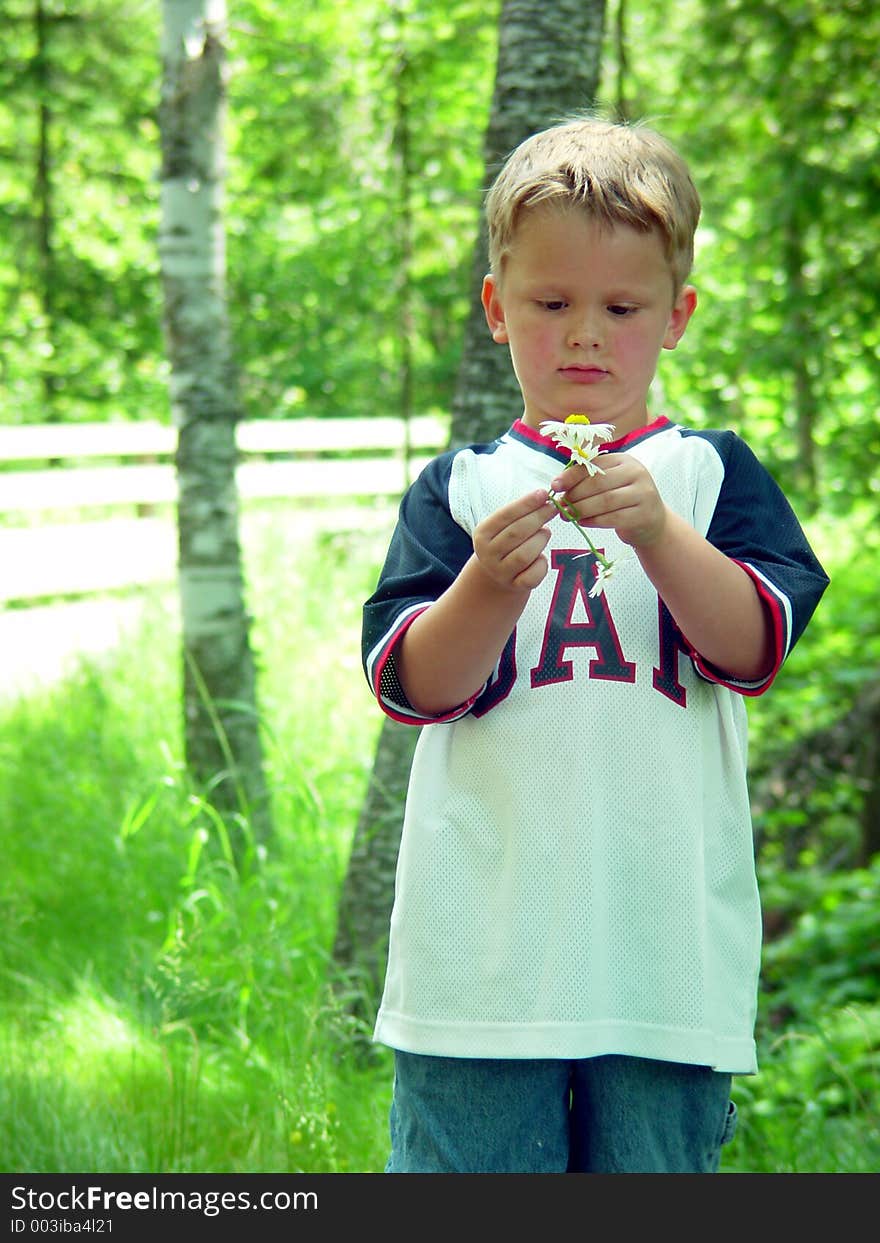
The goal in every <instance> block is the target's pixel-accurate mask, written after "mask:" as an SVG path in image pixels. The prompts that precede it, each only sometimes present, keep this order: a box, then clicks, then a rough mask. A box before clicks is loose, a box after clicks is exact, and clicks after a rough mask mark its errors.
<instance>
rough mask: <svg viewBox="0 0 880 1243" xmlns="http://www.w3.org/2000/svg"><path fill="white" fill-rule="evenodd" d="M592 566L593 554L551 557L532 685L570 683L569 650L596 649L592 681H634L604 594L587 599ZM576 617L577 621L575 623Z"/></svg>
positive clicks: (565, 551) (560, 553)
mask: <svg viewBox="0 0 880 1243" xmlns="http://www.w3.org/2000/svg"><path fill="white" fill-rule="evenodd" d="M595 566H596V558H595V557H594V556H593V554H592V553H587V554H586V556H585V555H584V554H583V553H581V552H576V551H575V550H574V549H562V548H559V549H554V551H553V552H552V554H551V560H550V568H551V569H552V570H555V571H556V585H555V587H554V590H553V599H552V601H551V604H550V610H549V612H548V614H547V622H546V625H545V627H544V641H543V644H542V647H541V656H540V659H539V661H538V663H537V665H536V666H535V667H534V669H532V672H531V680H532V686H535V687H537V686H548V685H549V684H550V683H552V682H568V681H570V680H571V679H572V678H573V677H574V665H573V663H572V661H571V660H569V659H568V658H567V655H566V653H567V650H568V649H569V648H573V647H591V648H593V649H594V650H595V655H594V656H593V658H592V660H591V661H590V664H589V670H588V672H589V676H590V677H591V678H603V679H606V680H608V681H612V682H634V681H635V676H636V667H635V665H634V664H633V663H632V662H631V661H628V660H625V659H624V656H623V652H622V650H621V647H620V639H619V638H618V635H617V631H616V629H615V628H614V622H613V621H612V619H611V612H610V610H609V608H608V602H607V600H606V598H605V595H604V593H603V594H602V595H599V596H596V597H594V598H593V599H590V595H589V592H590V587H591V586H592V584H593V583H594V582H595ZM578 613H579V614H580V617H581V620H577V621H576V620H575V617H576V615H577V614H578Z"/></svg>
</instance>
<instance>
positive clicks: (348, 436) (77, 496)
mask: <svg viewBox="0 0 880 1243" xmlns="http://www.w3.org/2000/svg"><path fill="white" fill-rule="evenodd" d="M447 434H448V422H447V421H446V420H445V419H443V418H441V417H439V416H434V415H419V416H418V417H417V418H414V419H412V420H410V421H409V423H408V424H405V423H404V422H403V420H401V419H395V418H389V417H384V416H383V417H378V418H375V419H311V418H305V419H296V420H288V421H280V420H279V421H276V420H269V419H267V420H259V421H252V422H246V423H241V424H240V425H239V426H238V428H237V429H236V440H237V445H238V451H239V454H240V457H241V460H240V463H239V465H238V468H237V472H236V477H237V483H238V489H239V494H240V495H241V497H242V499H244V500H251V499H257V498H264V499H267V498H272V497H275V498H279V497H290V498H302V499H308V498H318V497H322V496H328V497H358V496H365V497H370V496H395V495H399V494H400V493H402V492H403V490H404V488H405V487H406V486H407V484H408V483H409V482H410V481H411V480H412V478H414V476H415V475H416V474H418V472H419V470H421V468H422V467H423V466H424V464H425V462H426V461H427V460H428V459H429V458H430V457H431V456H433V455H434V454H435V453H437V452H438V451H439V450H440V449H441V448H443V446H444V445H445V443H446V438H447ZM176 441H177V433H176V431H175V430H174V429H173V428H171V427H167V426H164V425H163V424H160V423H83V424H58V425H54V426H53V425H48V424H46V425H42V426H39V427H36V426H21V427H0V514H7V515H10V514H16V513H17V514H34V513H51V511H68V510H71V509H88V510H94V509H95V508H100V507H107V506H109V507H127V508H129V509H130V508H131V507H132V506H135V507H143V506H151V505H163V504H171V503H174V502H175V501H176V499H177V479H176V475H175V471H174V466H173V463H172V460H171V459H172V458H173V455H174V451H175V447H176ZM49 463H51V466H50V465H49ZM10 467H12V469H10Z"/></svg>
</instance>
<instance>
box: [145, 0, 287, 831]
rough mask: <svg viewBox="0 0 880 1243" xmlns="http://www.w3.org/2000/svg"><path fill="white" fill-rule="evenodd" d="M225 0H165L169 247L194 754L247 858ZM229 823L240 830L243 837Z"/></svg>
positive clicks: (168, 301)
mask: <svg viewBox="0 0 880 1243" xmlns="http://www.w3.org/2000/svg"><path fill="white" fill-rule="evenodd" d="M224 22H225V0H165V2H164V29H163V47H162V52H163V86H162V101H161V113H160V123H161V132H162V172H161V183H162V185H161V188H162V195H161V227H160V238H159V246H160V255H161V261H162V278H163V286H164V295H165V332H166V340H167V347H168V354H169V358H170V362H171V379H170V391H171V404H172V411H173V416H174V419H175V422H176V424H177V427H178V431H179V436H178V449H177V479H178V488H179V502H178V546H179V586H180V602H181V618H182V627H183V664H184V670H183V699H184V733H185V742H186V757H187V763H188V766H189V768H190V771H191V773H192V775H193V777H194V779H195V780H196V782H197V784H198V786H199V787H200V788H201V789H202V790H204V791H205V792H206V794H207V795H208V797H209V798H210V801H211V803H212V804H213V805H214V806H215V807H216V808H217V810H218V811H220V812H221V814H222V815H223V816H224V818H225V819H226V821H227V830H228V831H230V833H231V835H232V838H233V844H234V849H236V850H237V852H239V853H240V850H241V848H242V845H243V839H242V835H241V831H242V830H243V828H244V825H245V824H247V825H249V826H250V831H251V832H252V833H253V836H254V837H255V838H256V839H257V840H265V839H266V838H267V836H268V835H269V832H270V828H271V820H270V810H269V799H268V794H267V790H266V785H265V780H264V775H263V756H262V743H261V738H260V730H259V721H258V716H257V708H256V687H255V682H256V677H255V669H254V659H253V654H252V651H251V647H250V641H249V618H248V615H247V612H246V610H245V604H244V591H243V576H242V565H241V551H240V545H239V532H238V494H237V489H236V480H235V467H236V443H235V427H236V423H237V421H238V419H239V416H240V411H239V407H238V401H237V397H236V395H235V385H234V382H233V364H232V358H231V350H230V342H229V329H228V323H227V313H226V292H225V281H226V263H225V245H224V232H223V202H222V194H223V177H224V167H223V159H224V147H223V112H224V94H225V89H224V47H223V28H224ZM233 830H235V831H234V832H233Z"/></svg>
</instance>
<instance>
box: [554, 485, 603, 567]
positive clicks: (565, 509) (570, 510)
mask: <svg viewBox="0 0 880 1243" xmlns="http://www.w3.org/2000/svg"><path fill="white" fill-rule="evenodd" d="M549 495H550V500H551V501H552V502H553V504H554V505H555V506H556V508H557V509H558V510H559V512H560V513H561V514H564V515H565V517H566V518H568V520H569V522H573V523H574V525H575V526H576V527H577V529H578V530H579V531H580V533H581V535H582V536H583V537H584V539H585V540H586V541H587V543H588V544H589V546H590V552H591V553H592V554H593V556H594V557H595V558H596V560H597V561H598V562H599V564H600V565H601V566H602V568H603V569H604V570H610V569H611V566H612V564H613V562H611V561H609V559H608V558H607V557H606V556H605V555H604V554H603V553H601V552H599V549H598V548H597V547H596V545H595V544H594V543H593V541H592V540H591V539H590V536H589V534H588V533H587V531H586V530H585V529H584V528H583V527H582V526H581V524H580V522H579V521H578V515H577V510H576V509H575V508H574V506H572V505H569V504H568V502H567V501H560V500H558V499H557V496H556V493H555V492H553V491H552V490H551V492H550V494H549Z"/></svg>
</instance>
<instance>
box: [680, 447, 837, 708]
mask: <svg viewBox="0 0 880 1243" xmlns="http://www.w3.org/2000/svg"><path fill="white" fill-rule="evenodd" d="M687 434H688V435H694V436H699V437H701V438H703V439H705V440H708V441H709V442H710V443H711V444H712V446H713V448H714V449H715V451H716V453H717V454H718V456H719V457H720V459H721V462H722V465H723V479H722V482H721V489H720V492H719V495H718V498H717V501H716V504H715V510H714V513H713V515H712V519H711V522H710V524H709V529H708V531H707V532H706V538H707V539H708V540H709V542H710V543H711V544H714V545H715V547H716V548H718V549H720V550H721V552H723V553H725V554H726V555H727V556H728V557H730V558H731V559H732V560H734V561H736V562H737V563H738V564H739V565H741V566H742V567H743V569H744V570H745V571H746V572H747V573H748V574H749V575H750V577H751V578H752V579H753V581H754V583H755V586H756V588H757V590H758V593H759V595H760V596H761V598H762V600H763V602H764V604H765V606H766V608H767V609H768V612H769V615H770V616H771V618H772V620H773V626H774V644H775V649H776V659H775V665H774V668H773V670H772V672H771V674H770V676H769V677H768V678H766V679H762V680H761V682H760V683H757V684H755V685H754V687H753V688H752V690H751V693H760V691H761V690H764V689H766V688H767V687H768V686H769V684H770V682H771V681H772V680H773V677H775V675H776V673H777V672H778V670H779V668H780V667H781V665H782V662H783V661H784V660H785V658H786V656H787V655H788V654H789V652H790V651H791V650H792V648H793V647H794V645H795V643H797V641H798V639H799V638H800V637H801V635H802V634H803V632H804V630H805V628H806V626H807V623H808V622H809V620H810V618H811V617H812V615H813V613H814V612H815V609H816V606H817V605H818V603H819V600H820V599H821V598H822V594H823V593H824V591H825V589H826V587H827V586H828V582H829V579H828V575H827V574H826V573H825V571H824V570H823V568H822V566H821V565H820V564H819V561H818V559H817V558H816V555H815V554H814V552H813V550H812V548H811V547H810V545H809V543H808V541H807V538H806V536H805V534H804V532H803V529H802V527H801V525H800V523H799V521H798V519H797V517H796V515H795V513H794V510H793V509H792V507H791V505H790V503H789V501H788V499H787V497H786V496H785V494H784V493H783V491H782V489H781V488H780V487H779V485H778V484H777V483H776V481H775V479H774V478H773V477H772V475H771V474H770V473H769V471H768V470H767V469H766V468H765V467H764V466H763V465H762V464H761V463H760V462H759V461H758V459H757V457H756V456H755V454H754V453H753V452H752V450H751V449H750V448H749V446H748V445H747V444H746V443H745V442H744V441H743V440H741V439H740V438H739V437H738V436H737V435H736V434H735V433H733V432H711V431H710V432H706V431H701V432H689V433H687ZM698 668H699V669H700V672H701V673H704V674H708V675H709V676H710V677H711V678H712V680H716V681H724V682H725V683H727V684H734V685H735V688H736V689H738V690H743V689H746V691H747V693H748V689H747V688H746V685H745V684H743V683H737V682H735V680H730V679H727V678H722V677H719V676H718V671H717V670H714V669H712V668H711V667H710V666H708V665H706V666H704V667H702V668H700V666H699V663H698Z"/></svg>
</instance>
